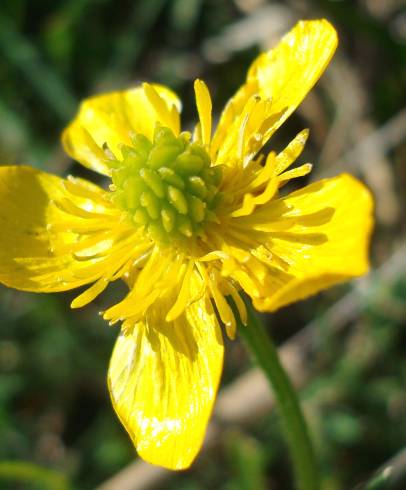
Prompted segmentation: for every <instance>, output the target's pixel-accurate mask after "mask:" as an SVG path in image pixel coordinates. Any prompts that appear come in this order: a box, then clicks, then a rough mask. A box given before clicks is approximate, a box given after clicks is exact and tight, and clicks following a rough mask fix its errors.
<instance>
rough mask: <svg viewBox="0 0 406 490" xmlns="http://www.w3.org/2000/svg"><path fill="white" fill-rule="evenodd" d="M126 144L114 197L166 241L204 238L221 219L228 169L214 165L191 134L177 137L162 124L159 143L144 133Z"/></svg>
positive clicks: (115, 166) (116, 166)
mask: <svg viewBox="0 0 406 490" xmlns="http://www.w3.org/2000/svg"><path fill="white" fill-rule="evenodd" d="M132 143H133V146H126V145H123V147H122V148H121V152H122V155H123V159H122V160H110V161H109V165H110V167H111V168H112V181H113V186H112V199H113V201H114V202H115V204H116V205H117V206H119V207H120V208H122V209H123V210H125V211H126V212H127V214H128V216H129V217H130V218H131V220H132V221H133V223H134V224H135V225H137V226H145V228H146V229H147V230H148V232H149V234H150V236H151V238H153V239H155V240H159V241H163V242H170V241H171V240H172V239H176V238H180V237H183V238H184V237H187V238H191V237H193V236H199V235H201V234H202V232H203V229H204V226H205V223H207V222H209V221H215V220H216V215H215V212H214V211H215V209H216V207H217V205H218V203H219V201H220V199H221V193H220V192H219V191H218V186H219V184H220V182H221V178H222V171H221V168H220V167H219V166H214V167H211V166H210V157H209V155H208V154H207V152H206V150H205V149H204V147H203V146H202V145H201V144H199V143H197V142H191V135H190V133H188V132H184V133H181V134H180V135H179V136H175V135H174V134H173V132H172V131H171V130H170V129H169V128H167V127H163V126H160V125H157V127H156V129H155V132H154V137H153V141H150V140H149V139H148V138H146V137H145V136H144V135H142V134H136V135H134V136H133V137H132Z"/></svg>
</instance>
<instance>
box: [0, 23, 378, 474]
mask: <svg viewBox="0 0 406 490" xmlns="http://www.w3.org/2000/svg"><path fill="white" fill-rule="evenodd" d="M336 44H337V36H336V32H335V30H334V28H333V27H332V26H331V25H330V24H329V23H328V22H327V21H325V20H317V21H307V22H299V23H298V24H297V25H296V26H295V27H294V28H293V30H292V31H291V32H289V33H288V34H287V35H286V36H285V37H284V38H283V39H282V41H281V42H280V44H279V45H278V46H277V47H276V48H275V49H273V50H271V51H269V52H267V53H263V54H261V55H260V56H259V57H258V58H257V59H256V60H255V61H254V63H253V64H252V66H251V67H250V69H249V71H248V75H247V79H246V82H245V83H244V85H243V86H242V87H241V88H240V89H239V90H238V91H237V93H236V94H235V95H234V96H233V97H232V99H231V100H230V101H229V103H228V104H227V106H226V107H225V109H224V111H223V113H222V115H221V117H220V120H219V123H218V126H217V129H216V130H215V131H214V134H213V136H212V115H211V109H212V107H211V99H210V94H209V91H208V89H207V87H206V85H205V84H204V83H203V82H202V81H200V80H197V81H196V82H195V94H196V105H197V111H198V115H199V123H198V124H197V125H196V128H195V130H194V133H193V135H191V134H190V133H188V132H180V116H179V114H180V102H179V100H178V99H177V97H176V95H175V94H173V93H172V92H171V91H170V90H168V89H167V88H165V87H162V86H159V85H150V84H144V85H142V86H141V87H137V88H134V89H132V90H128V91H124V92H116V93H111V94H107V95H101V96H96V97H94V98H91V99H88V100H86V101H85V102H84V103H83V104H82V106H81V108H80V111H79V113H78V115H77V117H76V119H75V120H74V121H73V122H72V123H71V124H70V126H69V127H68V128H67V129H66V130H65V132H64V134H63V144H64V147H65V149H66V151H67V152H68V154H69V155H70V156H72V157H73V158H74V159H76V160H78V161H79V162H80V163H82V164H83V165H85V166H86V167H89V168H90V169H92V170H95V171H96V172H99V173H101V174H103V175H105V176H107V177H110V178H111V184H110V186H109V188H108V190H105V189H102V188H100V187H98V186H96V185H94V184H92V183H89V182H87V181H85V180H82V179H80V178H74V177H71V176H69V177H68V178H67V179H62V178H59V177H56V176H53V175H50V174H47V173H43V172H40V171H39V170H35V169H33V168H30V167H24V166H18V167H17V166H3V167H0V203H1V207H0V219H1V227H2V233H1V238H0V281H1V282H3V283H4V284H6V285H7V286H10V287H14V288H17V289H22V290H26V291H36V292H53V291H64V290H68V289H72V288H77V287H79V286H83V285H89V284H90V287H87V289H85V290H84V291H83V292H82V293H81V294H79V296H77V297H76V299H75V300H74V301H73V302H72V307H73V308H77V307H81V306H84V305H86V304H88V303H89V302H90V301H92V300H93V299H94V298H95V297H96V296H97V295H99V294H100V293H101V292H102V291H103V290H104V289H105V288H106V286H107V285H108V284H109V283H110V282H111V281H115V280H117V279H122V280H124V281H125V282H126V284H127V285H128V293H127V295H126V297H125V298H124V299H123V300H122V301H120V302H119V303H118V304H116V305H114V306H112V307H111V308H109V309H107V310H106V311H105V312H104V314H103V316H104V318H105V319H106V320H108V321H109V322H110V323H111V324H114V323H116V322H120V323H121V334H120V336H119V337H118V339H117V342H116V345H115V348H114V352H113V355H112V358H111V362H110V367H109V373H108V384H109V389H110V393H111V399H112V402H113V405H114V408H115V410H116V412H117V414H118V416H119V418H120V420H121V422H122V423H123V425H124V426H125V428H126V430H127V431H128V433H129V434H130V436H131V438H132V440H133V442H134V444H135V446H136V448H137V450H138V453H139V455H140V456H141V457H142V458H144V459H145V460H147V461H149V462H152V463H155V464H159V465H162V466H165V467H167V468H172V469H181V468H185V467H187V466H189V465H190V463H191V462H192V461H193V459H194V457H195V456H196V453H197V452H198V450H199V448H200V446H201V444H202V440H203V437H204V434H205V429H206V425H207V421H208V418H209V415H210V412H211V409H212V405H213V401H214V398H215V395H216V391H217V388H218V384H219V379H220V375H221V371H222V363H223V340H222V332H221V329H220V326H219V325H220V323H222V324H223V325H224V326H225V330H226V332H227V335H228V336H229V337H231V338H233V337H234V335H235V328H236V320H235V317H234V314H233V311H232V309H231V308H230V306H229V302H228V301H227V299H226V298H229V300H230V301H232V302H233V303H234V305H235V307H236V310H237V311H238V312H239V315H240V317H241V320H242V322H243V323H244V322H245V321H246V310H245V306H244V303H243V301H242V299H241V297H240V294H241V292H245V293H246V294H247V295H248V296H250V297H251V298H252V301H253V303H254V306H255V307H256V308H257V309H258V310H261V311H275V310H277V309H278V308H280V307H282V306H284V305H287V304H289V303H291V302H293V301H297V300H299V299H302V298H305V297H307V296H309V295H311V294H314V293H316V292H317V291H319V290H320V289H323V288H326V287H328V286H331V285H333V284H336V283H338V282H341V281H343V280H346V279H349V278H351V277H354V276H358V275H360V274H364V273H365V272H366V271H367V269H368V258H367V247H368V240H369V234H370V229H371V224H372V218H371V208H372V200H371V197H370V194H369V192H368V190H366V189H365V187H364V186H363V185H362V184H361V183H360V182H358V181H357V180H355V179H354V178H353V177H351V176H349V175H339V176H337V177H335V178H331V179H325V180H322V181H320V182H317V183H314V184H311V185H309V186H307V187H305V188H303V189H302V190H300V191H297V192H293V193H292V194H290V195H287V196H284V197H281V196H280V195H279V189H280V188H281V187H282V186H283V185H284V184H285V183H286V182H287V181H288V180H289V179H292V178H294V177H299V176H302V175H306V174H307V173H309V172H310V170H311V165H310V164H304V165H301V166H299V167H296V168H294V169H292V170H287V169H288V167H289V166H290V165H291V164H292V163H293V162H294V160H295V159H296V158H297V157H298V156H299V155H300V153H301V151H302V149H303V146H304V144H305V142H306V139H307V135H308V132H307V130H304V131H302V132H300V133H299V134H298V135H297V136H296V137H295V138H294V139H293V141H292V142H291V143H290V144H289V145H288V146H287V147H286V148H285V149H284V150H283V151H281V152H280V153H274V152H271V153H269V154H268V155H267V156H266V157H265V156H263V155H261V154H260V151H261V149H262V148H263V146H264V145H265V143H267V141H268V140H269V139H270V137H271V136H272V134H273V133H274V132H275V131H276V130H277V129H278V128H279V126H280V125H281V124H282V123H283V122H284V121H285V120H286V118H287V117H288V116H289V115H290V114H291V113H292V112H293V111H294V109H295V108H296V107H297V105H298V104H299V103H300V102H301V101H302V99H303V98H304V97H305V95H306V93H307V92H308V91H309V90H310V89H311V88H312V86H313V85H314V83H315V82H316V81H317V79H318V78H319V77H320V75H321V74H322V72H323V71H324V69H325V68H326V66H327V64H328V62H329V60H330V58H331V56H332V55H333V52H334V50H335V48H336ZM247 328H249V326H248V327H247Z"/></svg>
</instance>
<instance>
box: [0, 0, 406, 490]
mask: <svg viewBox="0 0 406 490" xmlns="http://www.w3.org/2000/svg"><path fill="white" fill-rule="evenodd" d="M318 17H326V18H328V19H329V20H330V21H331V22H332V23H333V24H334V25H335V26H336V28H337V30H338V32H339V36H340V47H339V50H338V53H337V55H336V56H335V58H334V60H333V63H332V64H331V65H330V68H329V69H328V71H327V72H326V74H325V75H324V77H323V78H322V80H321V82H320V83H319V84H318V85H317V87H316V88H315V89H314V90H313V92H312V93H311V94H310V95H309V96H308V97H307V99H306V100H305V102H304V103H303V105H302V106H301V108H300V109H299V110H298V111H297V112H296V114H295V115H294V116H292V117H291V118H290V120H289V121H288V123H287V124H285V125H284V128H282V130H280V131H279V132H278V135H276V136H275V137H273V139H272V147H273V148H274V149H276V150H279V149H281V148H282V147H283V144H284V143H286V142H287V141H289V139H291V138H292V137H293V136H294V135H295V134H296V133H297V131H298V130H300V129H302V128H304V127H309V128H310V129H311V136H310V140H309V143H308V145H307V148H306V150H305V153H304V155H303V156H302V157H301V158H300V161H301V163H304V162H305V161H311V162H314V163H315V170H314V172H313V174H312V176H310V178H307V179H302V182H301V185H302V184H305V183H307V182H308V181H309V180H311V179H316V178H318V177H321V176H330V175H334V174H337V173H339V172H341V171H343V170H348V171H350V172H352V173H354V174H356V175H357V176H358V177H360V178H361V179H363V180H364V181H365V182H366V183H367V184H368V185H369V187H370V188H371V190H372V191H373V193H374V194H375V197H376V217H377V226H376V229H375V234H374V241H373V246H372V263H373V266H374V272H373V273H372V274H371V275H370V276H369V277H368V278H367V279H364V280H361V281H359V282H357V283H354V284H352V285H346V286H342V287H337V288H334V289H332V290H330V291H327V292H325V293H323V294H322V295H319V296H317V297H315V298H312V299H310V300H308V301H306V302H302V303H299V304H297V305H294V306H292V307H289V308H285V309H283V310H281V311H280V312H278V313H277V314H274V315H272V316H269V317H266V318H265V320H266V321H267V322H268V324H269V330H270V332H271V334H272V335H273V337H274V339H275V340H276V341H277V342H278V344H280V345H283V344H284V343H285V342H290V344H289V345H293V346H294V347H295V349H296V350H294V352H293V356H292V358H291V361H292V363H293V367H294V362H295V359H296V357H297V356H299V358H300V356H302V357H303V356H305V359H301V362H303V366H302V365H301V369H300V370H299V371H300V374H301V375H302V377H303V378H304V379H302V380H301V381H300V384H301V386H302V391H301V393H302V395H303V402H304V407H305V410H306V415H307V417H308V419H309V423H310V425H311V429H312V432H313V435H314V439H315V441H316V446H317V452H318V456H319V459H320V462H321V466H322V474H323V489H327V490H338V489H352V488H354V489H355V488H357V489H361V488H369V489H370V490H372V489H375V490H377V489H384V488H385V489H386V488H388V489H389V488H398V489H404V488H406V483H405V480H404V474H405V467H406V462H405V459H406V458H405V457H404V453H401V451H402V448H404V447H405V446H406V360H405V352H406V329H405V323H406V245H405V231H406V230H405V228H406V227H405V200H406V198H405V196H406V194H405V192H404V189H405V186H406V138H405V135H406V109H405V108H406V96H405V93H406V91H405V87H406V9H405V3H404V1H403V0H385V1H383V0H354V1H347V0H342V1H339V0H335V1H317V0H314V1H310V0H307V1H306V0H291V1H283V2H282V1H281V2H277V1H273V2H271V1H268V2H267V1H265V0H234V1H232V0H229V1H225V0H145V1H141V0H137V1H136V0H132V1H130V0H123V1H120V2H118V1H112V0H31V1H29V0H1V3H0V87H1V91H0V161H1V162H2V163H4V164H30V165H33V166H36V167H38V168H41V169H44V170H47V171H51V172H53V173H57V174H60V175H66V174H67V173H73V174H75V175H85V176H87V177H90V178H91V179H93V180H95V179H97V177H96V176H95V175H94V174H93V175H92V174H91V173H90V172H88V171H86V170H84V169H83V168H81V167H80V166H79V165H77V164H76V163H74V162H72V161H71V160H70V159H69V158H68V157H67V156H66V155H64V154H63V152H62V149H61V146H60V144H59V135H60V132H61V130H62V129H63V128H64V126H65V125H66V124H67V123H68V122H69V120H70V118H71V117H72V116H73V115H74V113H75V111H76V110H77V107H78V103H79V101H80V100H81V99H83V98H84V97H86V96H88V95H91V94H95V93H99V92H102V91H108V90H113V89H120V88H126V87H129V86H132V85H135V84H137V83H139V82H140V81H144V80H148V81H156V82H159V83H163V84H167V85H169V86H171V87H172V88H173V89H174V90H175V91H177V92H178V93H179V95H180V96H181V98H182V100H183V103H184V106H183V123H184V127H186V128H187V127H188V126H190V125H191V124H192V121H193V120H194V119H195V118H196V110H195V106H194V101H193V80H194V79H195V78H197V77H199V78H202V79H204V80H205V81H206V82H207V84H208V85H209V87H210V89H211V92H212V96H213V102H214V107H215V116H216V117H217V116H218V115H219V113H220V111H221V108H222V106H223V105H224V103H225V102H226V101H227V99H228V97H230V96H231V95H232V93H233V91H234V90H235V89H236V88H237V87H238V86H239V84H240V83H241V82H242V81H243V80H244V76H245V72H246V69H247V67H248V66H249V63H250V61H252V60H253V58H254V57H255V55H256V54H257V53H259V52H260V51H261V50H264V49H268V48H269V47H271V46H272V45H274V44H275V42H276V41H277V39H278V38H279V37H280V35H281V34H283V33H284V32H286V31H287V30H288V29H290V27H291V26H293V24H294V23H295V22H296V20H297V19H299V18H318ZM118 295H120V288H119V287H118V286H117V287H116V288H114V287H113V288H110V290H109V292H108V293H107V294H105V295H104V296H103V297H102V298H101V299H98V300H97V301H95V302H93V303H92V304H91V305H89V306H87V307H86V308H84V309H83V310H75V311H71V310H70V309H69V303H70V300H71V299H72V298H73V297H74V294H73V293H65V294H55V295H33V294H25V293H19V292H16V291H12V290H8V289H6V288H4V287H1V289H0V318H1V322H0V489H5V490H14V489H17V490H18V489H22V490H24V489H37V490H46V489H52V490H58V489H59V490H67V489H78V490H90V489H95V488H98V487H99V486H100V485H102V484H103V482H105V481H108V480H109V479H111V478H112V477H114V475H117V474H119V475H123V473H120V471H122V470H123V468H126V467H127V465H130V470H128V471H129V472H130V473H129V474H130V476H129V477H127V480H121V481H119V480H118V479H117V477H116V478H115V479H113V480H110V483H106V484H105V486H104V487H103V489H105V490H115V489H117V490H130V489H134V490H143V489H144V490H145V489H147V488H161V489H169V490H171V489H177V490H201V489H221V490H251V489H252V490H257V489H258V490H261V489H275V490H289V489H291V488H292V482H291V477H290V474H291V471H290V467H289V461H288V456H287V452H286V449H285V446H284V444H283V441H282V440H281V436H280V433H279V429H278V426H277V417H276V416H275V414H274V413H273V411H272V410H271V409H270V403H269V406H268V405H266V404H265V405H266V406H265V407H262V408H261V406H259V405H261V403H260V402H261V400H262V398H261V396H259V397H257V398H256V399H255V400H254V401H252V402H250V400H249V397H247V396H246V394H244V392H241V393H240V392H235V393H234V392H233V393H234V395H235V396H234V395H233V396H234V398H232V406H234V407H238V406H241V407H246V408H247V407H248V408H247V411H248V414H249V416H248V417H242V416H239V417H237V418H236V419H235V420H234V419H232V417H231V416H230V413H229V411H228V412H227V410H229V409H228V408H227V407H225V408H224V407H223V406H222V408H221V410H222V411H221V410H219V411H218V413H217V412H216V414H217V415H216V416H215V418H214V419H215V420H216V421H217V422H216V424H217V425H216V431H215V432H216V433H215V434H214V436H213V438H212V441H211V443H210V447H209V449H207V450H205V451H203V452H202V454H201V455H200V456H199V458H198V459H197V461H196V463H195V464H194V465H193V467H192V468H191V469H190V470H188V471H186V472H183V473H176V474H175V473H171V474H170V473H169V472H159V471H157V470H155V469H151V468H149V467H147V466H146V465H142V464H138V466H137V464H136V465H135V466H134V465H132V466H131V463H132V462H133V461H134V459H135V454H134V450H133V447H132V445H131V443H130V441H129V439H128V437H127V436H126V434H125V432H124V429H122V427H121V426H120V424H119V422H118V420H117V419H116V417H115V415H114V413H113V411H112V408H111V406H110V401H109V398H108V393H107V389H106V383H105V377H106V370H107V365H108V361H109V356H110V352H111V349H112V346H113V343H114V339H115V337H116V335H117V328H115V327H108V326H107V325H106V324H105V323H104V322H103V321H102V320H101V319H100V317H99V315H98V311H99V310H102V309H103V306H104V305H107V304H111V303H112V302H113V301H114V299H115V297H116V296H118ZM305 325H307V327H306V328H305V329H303V327H305ZM295 335H296V337H295ZM297 335H299V336H297ZM285 345H286V344H285ZM227 349H228V351H227V357H226V366H225V372H224V376H223V386H224V387H225V389H231V390H232V389H233V387H235V386H236V385H235V383H236V382H238V380H239V379H241V378H240V376H242V375H244V373H246V372H251V371H248V370H249V369H251V363H250V360H249V358H248V356H247V354H246V353H245V350H244V349H243V347H242V346H241V344H240V342H239V341H236V342H233V343H230V342H229V343H228V345H227ZM295 352H296V354H295ZM295 356H296V357H295ZM296 360H297V359H296ZM292 369H293V368H292ZM293 371H294V369H293ZM296 374H297V373H296ZM253 391H255V390H254V387H253ZM254 398H255V397H254ZM265 398H266V397H265ZM250 403H252V406H251V405H249V404H250ZM216 417H217V418H216ZM399 454H400V456H399ZM396 455H398V457H397V459H395V471H393V472H392V475H390V474H389V473H390V472H388V471H386V472H384V473H382V472H379V471H378V470H379V468H381V467H382V465H383V464H385V462H387V461H389V460H390V458H393V457H396ZM402 461H403V462H402ZM131 471H135V472H136V473H131ZM376 471H378V473H376ZM137 472H138V473H137ZM402 475H403V476H402ZM142 478H144V480H143V479H142ZM367 482H369V483H367ZM126 485H127V486H126Z"/></svg>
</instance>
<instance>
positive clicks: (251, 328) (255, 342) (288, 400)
mask: <svg viewBox="0 0 406 490" xmlns="http://www.w3.org/2000/svg"><path fill="white" fill-rule="evenodd" d="M246 306H247V310H248V325H247V326H246V325H240V326H239V330H238V331H239V334H240V335H241V337H242V338H243V339H244V341H245V343H246V344H247V345H248V347H249V349H250V351H251V353H252V355H253V357H254V358H255V360H256V362H257V363H258V364H259V366H260V367H261V369H262V370H263V372H264V374H265V376H266V377H267V378H268V381H269V382H270V384H271V386H272V388H273V392H274V394H275V398H276V403H277V408H278V410H279V414H280V417H281V421H282V428H283V430H284V433H285V438H286V441H287V444H288V446H289V449H290V454H291V458H292V462H293V466H294V471H295V476H296V486H297V488H298V489H299V490H318V489H319V488H320V481H319V475H318V469H317V463H316V458H315V454H314V449H313V446H312V443H311V440H310V436H309V431H308V429H307V425H306V422H305V419H304V416H303V413H302V410H301V408H300V403H299V399H298V396H297V394H296V391H295V389H294V387H293V386H292V383H291V381H290V379H289V377H288V375H287V374H286V371H285V370H284V368H283V367H282V365H281V363H280V360H279V357H278V352H277V350H276V348H275V346H274V345H273V343H272V341H271V339H270V337H269V336H268V335H267V333H266V331H265V330H264V327H263V326H262V324H261V323H260V321H259V320H258V318H257V317H256V316H255V314H254V312H253V311H252V308H251V305H249V304H248V303H246Z"/></svg>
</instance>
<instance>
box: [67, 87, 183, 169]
mask: <svg viewBox="0 0 406 490" xmlns="http://www.w3.org/2000/svg"><path fill="white" fill-rule="evenodd" d="M179 111H180V102H179V100H178V98H177V97H176V95H175V94H174V93H173V92H172V91H170V90H169V89H167V88H166V87H163V86H160V85H148V84H144V86H142V87H137V88H134V89H131V90H126V91H123V92H112V93H109V94H104V95H99V96H96V97H91V98H89V99H86V100H85V101H84V102H83V103H82V104H81V106H80V110H79V113H78V115H77V116H76V118H75V119H74V121H73V122H72V123H71V124H70V125H69V126H68V127H67V128H66V129H65V131H64V133H63V135H62V142H63V145H64V148H65V151H66V152H67V153H68V154H69V155H70V156H71V157H72V158H73V159H75V160H77V161H79V162H80V163H82V164H83V165H85V166H86V167H89V168H91V169H92V170H95V171H96V172H99V173H102V174H105V175H109V169H108V166H107V165H106V163H105V160H106V154H105V152H104V150H103V146H104V145H107V147H108V148H109V150H110V151H111V152H112V153H113V154H114V156H115V157H116V158H121V150H120V146H121V145H122V144H131V139H130V138H131V134H132V133H135V132H137V133H142V134H144V135H145V136H147V137H148V138H152V135H153V131H154V127H155V124H156V123H157V122H161V123H162V124H164V125H165V126H168V127H171V129H173V131H174V132H177V131H179Z"/></svg>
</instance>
